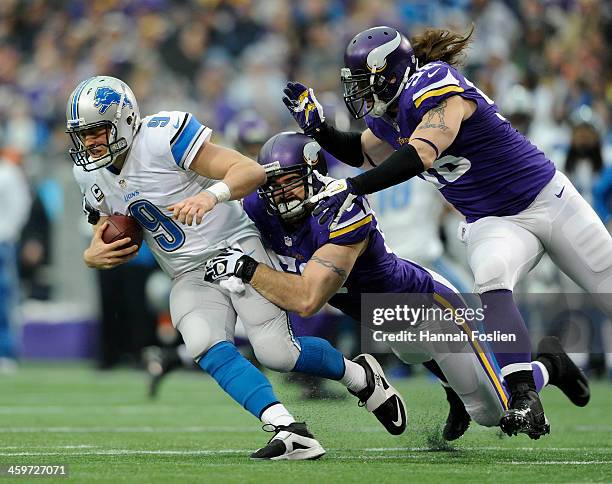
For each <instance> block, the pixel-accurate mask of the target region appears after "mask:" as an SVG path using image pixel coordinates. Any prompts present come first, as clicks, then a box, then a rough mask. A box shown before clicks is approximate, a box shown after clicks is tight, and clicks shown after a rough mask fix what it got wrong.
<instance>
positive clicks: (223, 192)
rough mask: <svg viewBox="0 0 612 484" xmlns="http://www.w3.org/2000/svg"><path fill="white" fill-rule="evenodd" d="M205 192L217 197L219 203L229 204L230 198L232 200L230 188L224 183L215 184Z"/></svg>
mask: <svg viewBox="0 0 612 484" xmlns="http://www.w3.org/2000/svg"><path fill="white" fill-rule="evenodd" d="M204 191H205V192H208V193H210V194H211V195H212V196H213V197H215V198H216V199H217V203H221V202H227V201H228V200H229V199H230V198H232V193H231V192H230V189H229V187H228V186H227V184H226V183H225V182H222V181H220V182H218V183H215V184H214V185H212V186H210V187H208V188H207V189H206V190H204Z"/></svg>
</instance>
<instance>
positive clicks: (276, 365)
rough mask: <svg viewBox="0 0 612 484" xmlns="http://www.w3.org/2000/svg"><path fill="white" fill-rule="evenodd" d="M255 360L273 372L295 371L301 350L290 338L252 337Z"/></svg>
mask: <svg viewBox="0 0 612 484" xmlns="http://www.w3.org/2000/svg"><path fill="white" fill-rule="evenodd" d="M251 345H252V346H253V351H254V352H255V358H257V361H259V363H261V364H262V365H263V366H265V367H266V368H269V369H270V370H273V371H280V372H288V371H291V370H293V368H294V367H295V364H296V362H297V360H298V358H299V356H300V350H299V348H298V347H297V346H296V344H295V343H294V342H293V341H292V340H291V338H290V337H281V336H263V335H255V336H251Z"/></svg>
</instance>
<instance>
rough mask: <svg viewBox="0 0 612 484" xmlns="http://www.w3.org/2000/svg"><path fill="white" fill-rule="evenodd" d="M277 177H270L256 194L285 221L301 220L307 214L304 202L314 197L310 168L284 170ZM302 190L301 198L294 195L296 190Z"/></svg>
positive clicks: (304, 166) (306, 166)
mask: <svg viewBox="0 0 612 484" xmlns="http://www.w3.org/2000/svg"><path fill="white" fill-rule="evenodd" d="M281 171H282V172H281V173H279V174H277V175H270V176H269V178H268V181H267V182H266V183H265V184H264V185H262V186H261V187H260V188H259V190H258V194H259V196H260V197H262V198H264V199H265V201H266V204H267V205H268V207H269V208H271V209H272V211H273V212H275V213H276V214H277V215H278V216H279V217H280V218H282V219H283V220H285V221H290V220H295V219H299V218H301V217H302V216H303V215H305V214H306V213H307V210H306V201H307V200H308V199H309V198H310V197H312V196H313V195H314V187H313V185H312V178H313V175H312V172H313V169H312V167H310V166H308V165H303V166H298V167H295V168H286V169H283V170H281ZM292 174H293V175H296V176H293V177H291V178H290V179H289V180H279V179H280V178H284V177H286V176H287V175H292ZM299 188H303V192H302V193H303V196H302V197H297V196H295V195H294V191H295V190H296V189H299Z"/></svg>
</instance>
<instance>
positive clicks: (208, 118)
mask: <svg viewBox="0 0 612 484" xmlns="http://www.w3.org/2000/svg"><path fill="white" fill-rule="evenodd" d="M472 23H473V24H474V25H475V33H474V41H473V43H472V46H471V48H470V49H469V50H468V52H467V56H466V59H465V63H464V66H463V68H462V69H463V70H464V72H465V73H466V74H467V76H468V77H469V78H470V79H471V80H472V81H473V82H474V83H475V84H476V85H477V86H479V87H480V88H481V89H482V90H483V91H485V92H486V93H487V94H488V95H489V96H490V97H492V98H493V99H494V100H495V101H496V103H497V104H498V106H500V109H501V110H502V112H503V113H504V114H505V115H506V116H508V117H510V118H511V119H512V120H513V122H514V123H515V125H516V126H517V127H518V128H519V129H521V130H522V131H524V132H525V133H526V134H527V135H528V137H529V138H530V139H531V140H532V141H533V142H534V143H535V144H537V145H538V146H539V147H540V148H541V149H543V150H544V151H545V152H546V153H547V155H548V156H549V157H550V158H551V159H552V160H553V161H554V162H555V164H556V166H557V168H559V169H562V170H565V171H566V173H567V174H568V175H569V176H570V178H571V179H572V181H573V182H574V183H575V185H576V186H577V187H578V188H579V190H580V191H581V192H582V194H583V195H584V196H585V197H586V198H587V199H588V200H589V201H590V202H591V203H592V204H593V206H594V207H595V208H596V210H597V212H598V214H599V215H600V216H601V217H602V219H603V220H604V221H605V222H606V223H608V222H609V220H610V207H612V205H610V203H611V202H612V129H610V128H609V126H610V117H611V116H612V62H611V56H612V51H611V50H610V48H609V46H610V43H611V40H612V38H611V37H612V6H611V5H610V4H609V2H604V1H597V0H546V1H545V0H542V1H537V2H536V1H530V0H473V1H470V0H438V1H429V0H420V1H419V0H414V1H388V0H378V1H375V2H374V1H370V0H304V1H300V2H289V1H284V0H233V1H231V0H227V1H212V0H208V1H207V0H199V1H198V0H192V1H171V0H142V1H128V0H91V1H86V0H82V1H60V0H57V1H54V0H3V1H2V2H0V155H1V156H0V158H1V161H0V187H1V189H0V201H2V216H1V217H0V248H1V249H2V250H1V251H0V256H1V257H0V278H1V282H2V291H0V294H2V301H0V305H1V307H2V309H3V310H4V311H5V312H7V311H8V310H9V309H10V310H11V314H10V326H11V328H12V334H13V338H14V345H13V350H14V352H15V353H11V349H10V348H9V345H8V343H7V339H6V338H7V337H6V335H5V334H0V341H1V342H3V344H4V346H5V348H4V354H2V353H1V352H0V357H4V358H0V362H1V363H0V394H1V393H2V386H3V383H2V382H3V378H5V380H4V381H5V385H8V386H5V388H9V386H10V382H11V381H12V382H13V383H14V382H18V381H19V378H20V376H19V375H20V374H23V375H24V376H23V378H24V381H26V380H27V379H28V378H33V381H34V380H36V377H34V376H32V375H33V373H32V372H33V371H34V372H35V371H37V370H32V368H34V369H36V368H38V366H36V365H39V364H40V363H36V362H37V361H43V362H46V361H48V359H49V358H51V359H59V360H61V361H64V360H68V361H73V362H74V361H76V362H77V363H78V365H77V367H76V368H78V367H81V366H83V367H85V366H86V367H90V366H92V363H91V361H92V359H93V361H94V362H95V365H96V366H97V367H99V368H116V367H119V368H126V367H129V368H134V367H135V368H142V361H141V350H142V348H143V347H145V346H148V345H150V344H159V343H160V338H161V340H162V341H163V340H165V339H167V338H168V336H167V335H168V331H167V330H168V325H167V315H165V314H164V313H165V308H164V304H162V303H159V301H160V300H161V299H163V293H164V283H163V278H160V276H159V275H158V274H154V273H155V267H154V262H153V261H152V260H151V259H150V258H149V257H147V255H146V253H145V252H143V254H142V255H141V256H140V257H139V259H137V261H136V262H134V263H132V264H131V265H130V266H129V267H127V268H119V269H115V270H113V271H110V272H109V273H107V274H97V273H96V272H95V271H93V270H89V269H87V268H86V267H85V266H84V264H83V262H82V259H81V254H82V251H83V249H84V248H85V247H86V244H87V243H88V241H89V236H90V229H89V228H88V226H87V224H86V222H85V218H84V216H83V213H82V210H81V196H80V193H79V191H78V187H77V185H76V183H75V182H74V180H73V178H72V163H71V160H70V158H69V156H68V155H67V149H68V147H69V137H68V136H67V135H66V134H65V133H64V130H65V104H66V99H67V98H68V95H69V94H70V92H71V91H72V89H73V88H74V87H75V86H76V85H77V84H78V82H80V81H81V80H83V79H85V78H87V77H90V76H92V75H96V74H106V75H112V76H116V77H119V78H121V79H123V80H125V81H126V82H127V83H128V84H129V85H130V86H131V87H132V89H133V90H134V93H135V95H136V98H137V100H138V102H139V107H140V111H141V113H142V114H143V115H146V114H150V113H154V112H157V111H160V110H164V109H178V110H184V111H190V112H192V113H194V114H195V115H196V116H197V117H198V119H199V120H200V121H201V122H202V123H203V124H206V125H207V126H209V127H211V128H212V129H213V131H214V141H215V142H218V143H221V144H227V145H232V144H236V143H237V142H238V139H237V137H236V126H237V123H238V122H239V120H240V118H241V117H242V116H244V114H245V113H246V112H256V113H257V115H258V116H260V117H261V118H263V119H264V120H265V122H266V123H267V125H268V128H267V129H269V133H270V134H273V133H275V132H278V131H281V130H288V129H291V130H293V129H296V125H295V123H294V121H293V119H292V118H291V117H290V115H289V114H288V113H287V111H286V109H285V107H284V105H283V104H282V102H281V93H282V89H283V87H284V85H285V82H286V81H287V80H299V81H301V82H303V83H305V84H307V85H309V86H311V87H313V88H314V90H315V92H316V93H317V96H318V98H319V99H320V100H321V101H322V102H323V104H324V105H325V109H326V114H327V117H328V119H332V120H333V121H334V122H335V123H336V124H337V126H338V127H340V128H342V129H348V128H349V127H350V126H352V127H354V128H356V129H362V128H363V125H362V124H361V123H360V122H355V121H354V120H352V119H349V117H348V113H347V111H346V109H345V107H344V105H343V102H342V99H341V95H340V83H339V68H340V67H341V65H342V55H343V49H344V47H345V45H346V43H347V41H348V40H349V39H350V38H351V37H352V36H353V35H354V34H355V33H357V32H359V31H360V30H362V29H364V28H367V27H369V26H373V25H379V24H387V25H391V26H394V27H396V28H398V29H399V30H401V31H403V32H404V33H406V34H408V35H411V33H416V32H418V31H419V30H421V29H422V28H424V27H425V26H434V27H447V28H451V29H454V30H457V31H460V32H466V31H467V30H468V29H469V28H470V25H471V24H472ZM336 174H343V173H342V172H336ZM22 180H26V182H27V186H28V191H29V194H30V197H24V198H23V199H20V198H19V197H20V196H21V195H19V190H18V186H19V184H20V183H21V182H22ZM13 190H15V191H13ZM401 190H402V191H401V192H397V189H396V191H389V192H386V194H383V195H377V196H375V197H373V198H375V200H374V203H375V206H376V208H377V210H378V212H379V213H380V214H381V217H382V218H383V222H382V225H383V230H385V231H388V232H390V233H393V232H395V233H396V234H399V235H396V236H395V237H396V240H397V242H396V244H397V246H399V245H401V247H398V248H397V250H398V252H399V253H400V254H401V255H403V256H406V257H411V258H413V259H415V260H417V261H419V262H423V263H428V264H430V265H433V266H435V265H436V264H438V263H440V264H442V266H445V267H447V268H450V269H449V270H451V271H454V273H455V274H456V277H457V278H458V280H460V281H461V283H462V284H464V285H465V286H464V287H468V288H469V287H470V283H471V282H470V280H469V272H468V270H467V267H466V265H465V258H464V256H463V252H462V251H463V249H462V246H461V244H460V243H459V242H458V241H457V239H456V237H455V233H454V231H455V227H456V224H457V221H458V220H459V218H458V216H457V215H456V214H454V213H452V212H451V211H448V210H446V208H445V207H444V205H443V204H442V203H441V202H440V200H439V199H437V201H432V202H431V203H432V204H433V205H432V206H431V207H433V206H434V205H435V207H436V208H435V210H434V209H433V208H432V211H433V213H435V214H436V222H435V223H434V224H433V227H434V232H435V233H433V234H429V233H428V234H422V233H421V234H419V232H418V227H420V224H419V219H418V216H419V215H421V216H423V215H424V214H425V213H427V214H428V215H429V213H428V212H424V211H423V208H422V205H418V204H414V201H415V200H416V198H415V192H414V190H416V189H415V188H414V187H412V188H406V189H404V188H402V189H401ZM2 192H3V193H2ZM430 196H431V194H428V195H427V197H430ZM436 196H437V195H434V198H435V197H436ZM27 198H29V199H30V201H31V203H30V202H28V200H27ZM420 200H430V199H429V198H425V195H423V198H420ZM431 200H433V199H431ZM388 206H392V207H393V208H395V209H397V208H400V209H402V210H404V212H403V213H405V214H406V216H405V219H404V221H403V222H401V221H400V220H399V219H394V220H393V221H392V226H389V227H387V226H386V225H385V222H384V212H385V210H386V208H385V207H388ZM7 207H10V209H8V208H7ZM426 209H427V207H426ZM431 217H433V215H432V216H431ZM431 217H430V218H431ZM438 218H439V222H438V221H437V219H438ZM402 223H405V226H403V225H402ZM430 225H431V224H430ZM609 227H610V225H609ZM402 235H403V237H402ZM428 237H432V238H435V242H433V241H432V240H433V239H432V238H429V239H428ZM408 238H410V239H411V242H408V243H406V240H407V239H408ZM391 239H393V235H392V236H391ZM389 243H390V245H391V246H392V247H396V245H394V242H393V240H389ZM436 244H440V245H439V247H438V248H436V247H437V246H436ZM432 247H433V248H432ZM13 249H14V251H13ZM14 262H16V263H17V265H18V269H19V280H18V281H17V279H16V278H15V277H14V276H15V274H14V273H13V269H12V264H13V263H14ZM442 266H440V267H442ZM440 270H442V269H440ZM152 274H154V276H153V278H152V279H151V275H152ZM147 281H149V286H148V289H147ZM521 290H523V291H532V292H555V291H563V290H566V291H569V292H572V291H576V288H575V287H573V286H572V285H571V284H570V283H569V282H568V281H567V280H566V279H565V278H564V277H562V276H561V275H560V274H559V273H558V272H557V271H556V270H555V269H554V267H552V265H551V264H550V263H547V262H546V261H543V262H542V263H541V266H540V267H539V268H538V269H537V271H535V274H532V275H530V276H529V278H528V281H527V283H526V284H525V285H524V286H523V287H522V288H521ZM103 298H104V300H105V301H106V303H107V305H108V306H107V308H111V309H110V310H109V309H106V313H105V312H104V311H103V309H104V307H103V304H102V300H103ZM109 311H110V312H109ZM331 317H335V316H333V315H332V316H331ZM101 321H105V323H104V324H103V325H101V324H100V322H101ZM160 324H161V326H159V325H160ZM349 326H350V324H349ZM609 326H610V323H609V322H604V321H602V322H601V324H599V325H598V327H597V328H596V331H595V333H596V334H595V335H594V338H595V339H596V340H597V345H598V346H597V348H599V355H595V356H594V357H593V356H592V355H591V357H590V358H589V357H587V358H584V357H583V359H582V360H581V364H582V365H583V366H585V368H590V370H591V371H592V374H593V375H594V376H600V377H603V378H604V380H608V378H610V377H612V358H611V356H612V345H611V344H610V341H612V331H610V329H609ZM160 327H161V328H162V329H161V330H160ZM339 327H341V328H344V329H345V333H346V332H348V331H347V330H346V324H339ZM101 328H102V329H101ZM164 328H165V329H164ZM340 336H341V341H340V343H341V344H345V347H346V348H348V349H349V351H354V348H350V347H349V346H347V345H348V344H349V343H347V342H346V341H347V340H346V338H348V336H347V335H346V334H345V335H344V338H345V339H342V335H340ZM2 338H4V339H2ZM606 344H608V345H609V346H607V347H606V346H605V345H606ZM606 348H607V351H606ZM606 352H607V353H608V354H607V355H605V353H606ZM604 355H605V356H604ZM7 356H8V357H10V358H6V357H7ZM606 356H607V357H608V361H607V362H606V361H605V360H606ZM13 357H17V358H16V359H17V361H18V362H19V363H18V365H19V366H16V365H15V364H14V358H13ZM32 362H34V363H32ZM32 365H33V366H32ZM69 368H70V369H63V367H61V366H60V367H58V369H57V373H53V375H56V376H52V377H51V379H53V378H56V377H57V379H58V380H62V379H63V378H64V376H65V377H66V378H72V377H75V376H74V374H73V373H71V372H73V371H77V370H74V368H75V367H74V366H70V367H69ZM62 371H65V372H66V373H62ZM3 373H6V375H7V376H5V377H3V375H2V374H3ZM11 375H12V376H11ZM84 375H89V373H87V374H82V373H77V375H76V377H75V378H76V380H79V378H82V379H89V378H90V377H86V376H84ZM9 378H13V380H8V379H9ZM281 384H282V383H281ZM143 385H144V384H143ZM143 388H144V386H143ZM408 388H409V387H408ZM606 388H607V387H606ZM50 391H51V390H50ZM92 391H93V392H95V390H94V389H92ZM143 392H144V389H143ZM438 396H439V395H438ZM18 397H19V394H18V393H17V394H16V395H15V399H16V401H18V400H19V398H18ZM236 413H237V411H236ZM5 417H8V415H5ZM608 421H609V420H608ZM608 431H609V426H608Z"/></svg>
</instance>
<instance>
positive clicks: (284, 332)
mask: <svg viewBox="0 0 612 484" xmlns="http://www.w3.org/2000/svg"><path fill="white" fill-rule="evenodd" d="M238 245H239V246H240V248H241V249H242V250H243V251H244V252H245V253H246V254H249V255H250V256H251V257H253V258H254V259H255V260H257V261H259V262H264V263H265V264H268V265H269V266H271V267H278V266H277V265H275V264H274V261H273V260H272V259H271V255H269V254H268V253H267V252H266V250H265V249H264V247H263V245H262V243H261V240H260V239H259V237H253V236H251V237H248V238H246V239H244V240H241V241H240V242H238ZM203 262H205V261H203ZM170 314H171V317H172V322H173V324H174V326H175V327H176V329H177V330H178V331H179V332H180V333H181V335H182V336H183V340H184V341H185V346H186V348H187V352H188V353H189V355H190V356H191V357H192V358H197V357H199V356H200V355H202V354H203V353H205V352H206V351H207V350H208V349H210V348H211V347H212V346H214V345H215V344H217V343H219V342H221V341H229V342H233V341H234V331H235V326H236V318H237V317H239V318H240V320H241V321H242V323H243V325H244V329H245V330H246V336H247V337H248V339H249V341H250V342H251V345H252V346H253V350H254V352H255V356H256V358H257V360H258V361H259V362H260V363H261V364H262V365H264V366H266V367H267V368H270V369H271V370H275V371H291V370H292V369H293V368H294V367H295V363H296V361H297V359H298V357H299V356H300V347H299V345H298V343H297V342H296V341H295V339H294V338H293V332H292V331H291V325H290V323H289V317H288V315H287V313H286V312H285V311H284V310H282V309H280V308H279V307H278V306H276V305H274V304H272V303H271V302H270V301H268V300H267V299H265V298H264V297H263V296H261V295H260V294H259V293H258V292H257V291H255V289H253V288H252V287H251V286H250V285H249V284H245V292H244V293H242V294H240V295H236V294H232V293H230V292H229V291H227V290H225V289H222V288H221V287H220V286H219V284H212V283H210V282H206V281H205V280H204V268H203V266H202V267H201V268H200V269H198V270H194V271H191V272H187V273H185V274H182V275H180V276H178V277H177V278H175V279H174V281H173V284H172V291H171V292H170Z"/></svg>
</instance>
